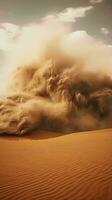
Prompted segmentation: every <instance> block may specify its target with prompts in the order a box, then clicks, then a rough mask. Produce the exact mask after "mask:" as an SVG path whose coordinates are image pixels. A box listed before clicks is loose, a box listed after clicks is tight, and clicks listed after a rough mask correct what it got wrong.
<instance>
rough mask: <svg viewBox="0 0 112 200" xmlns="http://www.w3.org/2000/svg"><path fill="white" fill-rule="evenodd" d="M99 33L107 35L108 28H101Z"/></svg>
mask: <svg viewBox="0 0 112 200" xmlns="http://www.w3.org/2000/svg"><path fill="white" fill-rule="evenodd" d="M101 32H102V33H103V34H104V35H108V34H109V33H110V31H109V30H108V28H106V27H102V28H101Z"/></svg>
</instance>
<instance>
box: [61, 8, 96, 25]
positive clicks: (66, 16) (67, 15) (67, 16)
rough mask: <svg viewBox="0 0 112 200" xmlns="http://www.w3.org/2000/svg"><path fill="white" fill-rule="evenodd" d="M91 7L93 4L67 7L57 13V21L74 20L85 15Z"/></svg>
mask: <svg viewBox="0 0 112 200" xmlns="http://www.w3.org/2000/svg"><path fill="white" fill-rule="evenodd" d="M91 9H93V6H87V7H79V8H67V9H65V10H64V11H63V12H61V13H59V14H58V15H57V17H58V19H59V21H62V22H75V20H76V18H81V17H85V16H86V12H87V11H89V10H91Z"/></svg>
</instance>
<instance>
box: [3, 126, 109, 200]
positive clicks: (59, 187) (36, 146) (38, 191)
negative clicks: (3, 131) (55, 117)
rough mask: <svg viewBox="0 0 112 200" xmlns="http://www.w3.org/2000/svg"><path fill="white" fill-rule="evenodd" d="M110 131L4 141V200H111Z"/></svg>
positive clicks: (4, 139) (5, 139) (7, 139)
mask: <svg viewBox="0 0 112 200" xmlns="http://www.w3.org/2000/svg"><path fill="white" fill-rule="evenodd" d="M111 199H112V129H108V130H102V131H93V132H86V133H78V134H75V133H74V134H70V135H65V136H60V137H57V138H49V139H41V140H34V139H27V138H16V137H14V138H8V137H6V138H4V137H1V138H0V200H111Z"/></svg>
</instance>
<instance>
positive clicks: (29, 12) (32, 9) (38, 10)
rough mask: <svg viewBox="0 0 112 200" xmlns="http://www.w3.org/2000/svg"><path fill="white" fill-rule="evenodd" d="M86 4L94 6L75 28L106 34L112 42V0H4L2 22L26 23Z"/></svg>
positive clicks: (99, 35)
mask: <svg viewBox="0 0 112 200" xmlns="http://www.w3.org/2000/svg"><path fill="white" fill-rule="evenodd" d="M86 6H93V7H94V8H93V9H92V10H91V12H89V14H88V15H87V16H86V17H84V18H82V19H80V18H79V19H77V22H76V23H75V28H77V29H84V30H87V31H88V32H89V33H90V34H92V35H95V36H98V37H101V36H102V37H104V36H105V37H104V38H106V39H107V41H110V42H111V34H109V32H112V22H111V19H112V0H57V1H55V0H8V1H7V0H3V1H0V22H1V23H4V22H8V23H14V24H17V25H25V24H28V23H32V22H34V21H38V20H39V19H40V18H41V17H43V16H45V15H47V14H49V13H55V12H61V11H63V10H64V9H66V8H77V7H86ZM102 28H105V29H102ZM101 29H102V30H101ZM106 29H108V30H109V31H106ZM103 30H104V31H103ZM107 32H108V33H107ZM103 33H104V34H103ZM107 35H108V37H107Z"/></svg>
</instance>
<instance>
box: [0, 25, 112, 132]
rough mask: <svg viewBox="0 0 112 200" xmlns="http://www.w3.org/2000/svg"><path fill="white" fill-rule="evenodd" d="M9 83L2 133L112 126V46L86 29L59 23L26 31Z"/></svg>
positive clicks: (0, 108) (1, 100)
mask: <svg viewBox="0 0 112 200" xmlns="http://www.w3.org/2000/svg"><path fill="white" fill-rule="evenodd" d="M1 73H3V72H1ZM6 80H7V84H6V85H5V87H4V91H2V93H1V97H0V133H7V134H17V135H21V134H25V133H27V132H30V131H32V130H34V129H37V130H42V129H44V130H49V131H51V130H52V131H62V132H71V131H82V130H93V129H100V128H107V127H112V47H111V46H109V45H107V44H104V43H103V42H101V41H98V40H96V39H94V38H92V37H91V36H89V35H88V34H87V33H86V32H85V31H76V32H71V31H70V27H67V28H65V27H64V25H63V24H62V23H61V24H60V23H57V22H55V23H51V22H50V23H49V22H42V23H41V24H38V25H36V24H33V25H29V26H27V27H25V28H23V29H22V30H21V32H20V33H19V36H18V38H17V40H16V43H15V45H14V49H13V50H12V56H11V64H10V65H9V66H8V69H6V68H4V82H5V83H6ZM1 84H2V85H4V83H1ZM2 89H3V88H2Z"/></svg>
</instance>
